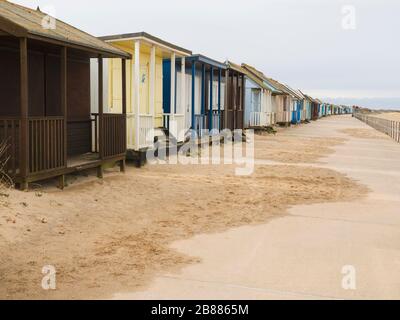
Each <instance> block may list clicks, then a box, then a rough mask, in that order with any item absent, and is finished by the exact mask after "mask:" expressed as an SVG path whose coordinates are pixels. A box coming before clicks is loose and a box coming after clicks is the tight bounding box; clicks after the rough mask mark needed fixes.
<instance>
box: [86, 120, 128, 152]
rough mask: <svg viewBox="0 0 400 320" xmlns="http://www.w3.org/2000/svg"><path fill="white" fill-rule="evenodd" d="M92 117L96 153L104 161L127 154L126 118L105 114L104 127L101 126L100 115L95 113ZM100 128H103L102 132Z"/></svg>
mask: <svg viewBox="0 0 400 320" xmlns="http://www.w3.org/2000/svg"><path fill="white" fill-rule="evenodd" d="M92 116H93V117H94V119H93V127H92V134H94V136H92V141H93V145H94V151H95V152H99V153H100V156H101V157H102V158H103V159H107V158H112V157H114V156H118V155H123V154H125V152H126V116H125V115H124V114H115V113H104V114H103V123H102V125H100V117H99V114H97V113H94V114H92ZM100 128H102V131H101V132H100V130H101V129H100ZM100 133H101V137H102V139H103V140H102V142H101V140H100Z"/></svg>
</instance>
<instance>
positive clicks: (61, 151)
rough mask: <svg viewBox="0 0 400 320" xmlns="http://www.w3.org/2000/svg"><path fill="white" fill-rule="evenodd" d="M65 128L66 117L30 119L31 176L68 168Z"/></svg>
mask: <svg viewBox="0 0 400 320" xmlns="http://www.w3.org/2000/svg"><path fill="white" fill-rule="evenodd" d="M64 126H65V124H64V117H34V118H29V119H28V130H29V132H28V137H29V138H28V141H29V144H28V147H29V157H28V159H29V173H30V174H37V173H41V172H45V171H50V170H54V169H59V168H63V167H65V166H66V163H65V150H66V148H65V132H64Z"/></svg>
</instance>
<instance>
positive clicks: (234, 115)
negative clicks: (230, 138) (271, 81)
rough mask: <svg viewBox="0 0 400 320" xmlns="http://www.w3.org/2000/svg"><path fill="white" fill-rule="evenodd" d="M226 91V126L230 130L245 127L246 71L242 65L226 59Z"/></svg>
mask: <svg viewBox="0 0 400 320" xmlns="http://www.w3.org/2000/svg"><path fill="white" fill-rule="evenodd" d="M225 65H226V68H227V70H226V77H225V78H226V80H225V81H226V90H225V91H226V92H225V97H226V98H225V113H224V122H225V125H224V128H225V129H229V130H236V129H241V130H243V129H244V96H245V80H244V73H245V71H244V70H243V69H242V67H241V66H239V65H237V64H235V63H233V62H231V61H226V62H225Z"/></svg>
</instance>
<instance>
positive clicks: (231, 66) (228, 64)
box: [225, 60, 246, 74]
mask: <svg viewBox="0 0 400 320" xmlns="http://www.w3.org/2000/svg"><path fill="white" fill-rule="evenodd" d="M225 64H226V67H227V68H228V69H232V70H235V71H237V72H240V73H242V74H245V73H246V70H244V69H243V68H242V67H241V66H240V65H238V64H236V63H233V62H232V61H229V60H226V61H225Z"/></svg>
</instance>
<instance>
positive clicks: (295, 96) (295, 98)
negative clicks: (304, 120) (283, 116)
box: [284, 85, 303, 124]
mask: <svg viewBox="0 0 400 320" xmlns="http://www.w3.org/2000/svg"><path fill="white" fill-rule="evenodd" d="M284 86H285V88H286V89H287V92H288V93H289V95H290V98H291V100H290V103H291V108H290V109H291V123H292V124H299V123H300V122H301V111H302V100H303V96H302V94H301V93H299V92H298V91H296V90H294V89H292V88H291V87H289V86H288V85H284Z"/></svg>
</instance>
